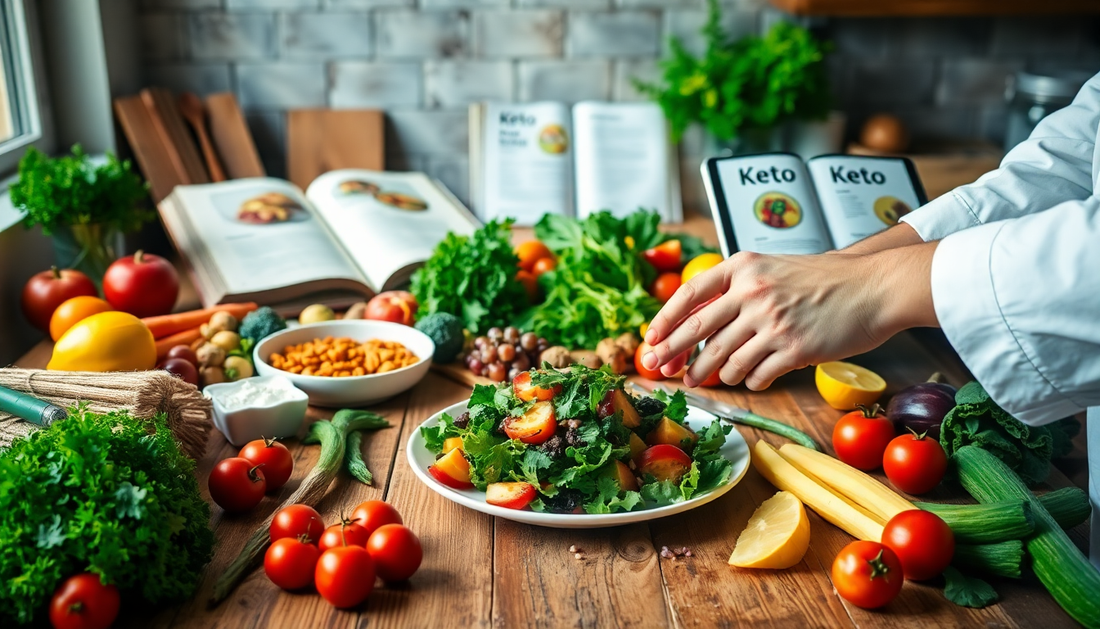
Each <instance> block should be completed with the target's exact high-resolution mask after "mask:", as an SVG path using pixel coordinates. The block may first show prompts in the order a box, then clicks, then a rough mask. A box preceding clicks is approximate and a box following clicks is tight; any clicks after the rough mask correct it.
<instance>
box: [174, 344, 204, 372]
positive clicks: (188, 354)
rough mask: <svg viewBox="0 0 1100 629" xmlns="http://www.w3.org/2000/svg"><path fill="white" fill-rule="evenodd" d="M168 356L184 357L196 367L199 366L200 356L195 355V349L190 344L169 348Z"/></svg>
mask: <svg viewBox="0 0 1100 629" xmlns="http://www.w3.org/2000/svg"><path fill="white" fill-rule="evenodd" d="M166 358H182V359H184V360H186V361H187V362H189V363H191V364H192V365H194V366H195V367H198V366H199V357H198V356H196V355H195V350H193V349H191V347H190V346H189V345H176V346H175V347H173V348H172V349H170V350H168V354H167V355H166Z"/></svg>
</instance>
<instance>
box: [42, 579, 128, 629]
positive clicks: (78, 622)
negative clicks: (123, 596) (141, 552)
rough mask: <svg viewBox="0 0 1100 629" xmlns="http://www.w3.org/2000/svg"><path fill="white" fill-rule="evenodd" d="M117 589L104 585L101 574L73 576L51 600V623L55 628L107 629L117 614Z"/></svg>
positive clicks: (58, 589)
mask: <svg viewBox="0 0 1100 629" xmlns="http://www.w3.org/2000/svg"><path fill="white" fill-rule="evenodd" d="M119 603H120V601H119V596H118V588H117V587H115V586H114V585H103V581H101V580H100V577H99V575H98V574H92V573H91V572H82V573H80V574H76V575H73V576H71V577H69V578H68V579H65V581H64V582H62V583H61V585H60V586H59V587H58V588H57V590H55V591H54V593H53V598H52V599H50V624H52V625H53V626H54V629H107V627H110V626H111V625H112V624H114V622H115V618H116V617H118V608H119Z"/></svg>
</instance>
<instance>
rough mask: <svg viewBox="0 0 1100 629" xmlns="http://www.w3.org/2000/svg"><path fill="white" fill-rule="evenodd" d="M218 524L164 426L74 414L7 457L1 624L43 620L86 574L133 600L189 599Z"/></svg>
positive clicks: (2, 482) (1, 477)
mask: <svg viewBox="0 0 1100 629" xmlns="http://www.w3.org/2000/svg"><path fill="white" fill-rule="evenodd" d="M150 427H151V429H152V432H150V430H149V428H150ZM209 520H210V508H209V506H208V505H207V504H206V502H205V501H204V500H203V499H202V496H201V495H200V494H199V486H198V482H197V481H196V480H195V463H194V461H192V460H191V459H189V458H187V457H186V456H184V455H183V454H182V453H181V452H180V450H179V446H178V445H177V444H176V442H175V440H174V439H173V438H172V435H171V432H169V430H168V427H167V425H166V424H165V423H164V418H163V417H158V418H157V419H156V420H155V421H154V423H153V424H152V425H151V426H150V424H147V423H146V422H142V421H138V420H135V419H134V418H133V417H131V416H130V415H129V414H127V413H125V412H115V413H109V414H107V415H100V414H97V413H92V412H90V411H86V410H83V409H74V410H73V411H71V414H70V417H69V418H68V419H65V420H63V421H60V422H57V423H55V424H53V425H51V426H50V427H49V428H47V429H45V430H41V431H38V432H36V433H34V434H32V435H31V436H29V437H27V438H25V439H21V440H18V441H16V442H15V443H14V444H13V445H12V447H11V448H10V449H9V450H6V451H4V452H3V453H2V454H0V539H3V540H4V541H3V543H2V544H0V583H4V584H5V585H4V587H2V588H0V625H5V626H7V625H6V623H8V622H19V623H27V622H30V621H31V620H32V619H34V618H36V617H40V616H41V614H42V612H43V611H44V610H45V607H46V605H47V603H48V602H49V600H50V597H51V595H52V594H53V592H54V590H55V589H56V588H57V586H58V585H59V584H60V583H61V581H62V580H64V579H66V578H68V577H69V576H71V575H73V574H75V573H78V572H83V571H90V572H93V573H96V574H98V575H101V576H102V577H103V578H104V579H105V580H106V581H107V582H111V583H114V584H116V585H117V586H118V587H119V589H120V590H121V591H122V596H123V600H126V599H127V598H128V597H132V596H140V597H141V598H144V599H145V600H146V601H148V602H150V603H154V604H156V603H166V602H171V601H179V600H183V599H186V598H188V597H189V596H191V595H192V594H193V593H194V590H195V587H196V586H197V585H198V582H199V576H200V571H201V569H202V567H203V566H204V565H205V564H206V563H207V562H208V561H209V560H210V557H211V555H212V549H213V544H214V535H213V533H212V532H211V531H210V528H209V525H208V522H209Z"/></svg>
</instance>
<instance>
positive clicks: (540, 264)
mask: <svg viewBox="0 0 1100 629" xmlns="http://www.w3.org/2000/svg"><path fill="white" fill-rule="evenodd" d="M557 266H558V261H557V260H555V259H554V258H539V259H538V260H535V265H534V266H532V267H531V272H532V273H534V274H535V277H538V276H540V275H542V274H543V273H545V272H547V271H553V270H554V269H555V268H556V267H557Z"/></svg>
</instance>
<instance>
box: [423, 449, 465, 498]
mask: <svg viewBox="0 0 1100 629" xmlns="http://www.w3.org/2000/svg"><path fill="white" fill-rule="evenodd" d="M428 473H429V474H431V475H432V478H434V479H436V480H437V481H439V482H441V483H443V484H444V485H446V486H447V487H453V488H455V489H469V488H470V487H473V486H474V485H473V483H471V482H470V462H469V461H467V460H466V456H465V455H464V454H463V452H462V448H455V449H454V450H451V451H450V452H448V453H447V454H444V455H443V456H441V457H439V458H438V459H436V460H435V465H432V466H430V467H429V468H428Z"/></svg>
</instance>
